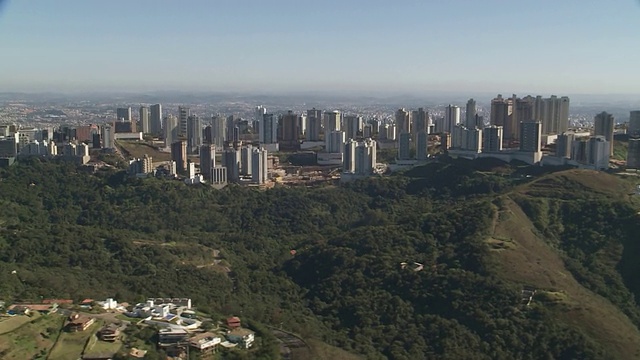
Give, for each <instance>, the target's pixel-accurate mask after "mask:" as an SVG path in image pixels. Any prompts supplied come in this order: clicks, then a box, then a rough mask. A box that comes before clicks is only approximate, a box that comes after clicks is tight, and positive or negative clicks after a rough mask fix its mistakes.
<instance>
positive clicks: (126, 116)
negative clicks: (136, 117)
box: [116, 107, 132, 122]
mask: <svg viewBox="0 0 640 360" xmlns="http://www.w3.org/2000/svg"><path fill="white" fill-rule="evenodd" d="M116 118H117V120H118V121H125V122H131V120H132V118H131V107H128V108H117V109H116Z"/></svg>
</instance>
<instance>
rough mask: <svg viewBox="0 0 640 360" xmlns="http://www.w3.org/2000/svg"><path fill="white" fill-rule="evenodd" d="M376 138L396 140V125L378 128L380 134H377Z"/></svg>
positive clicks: (385, 125)
mask: <svg viewBox="0 0 640 360" xmlns="http://www.w3.org/2000/svg"><path fill="white" fill-rule="evenodd" d="M378 138H379V139H380V140H389V141H395V140H396V125H395V124H384V125H381V126H380V133H379V134H378Z"/></svg>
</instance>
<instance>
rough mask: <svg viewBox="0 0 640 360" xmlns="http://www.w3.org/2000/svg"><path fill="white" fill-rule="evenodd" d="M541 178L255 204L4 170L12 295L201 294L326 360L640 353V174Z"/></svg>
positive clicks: (70, 168) (506, 176)
mask: <svg viewBox="0 0 640 360" xmlns="http://www.w3.org/2000/svg"><path fill="white" fill-rule="evenodd" d="M495 169H500V171H499V172H497V173H496V172H494V171H493V170H495ZM541 170H544V171H547V172H548V171H549V170H548V169H529V168H526V167H523V166H521V165H517V166H512V165H509V164H493V163H473V162H472V163H469V162H464V161H453V160H450V161H449V162H446V163H439V164H431V165H428V166H426V167H420V168H415V169H413V170H411V171H409V172H407V173H405V174H402V175H399V176H392V177H386V178H379V179H368V180H364V181H358V182H355V183H350V184H348V185H344V186H340V187H318V188H309V189H307V188H283V187H276V188H274V189H270V190H267V191H253V190H252V189H246V188H242V187H236V186H229V187H227V188H225V189H223V190H214V189H210V188H207V187H201V186H196V187H188V186H186V185H184V184H182V183H181V182H171V181H161V180H156V179H146V180H140V179H129V178H127V177H126V176H124V175H123V174H122V173H118V172H115V170H110V169H106V170H103V171H101V172H99V173H97V174H95V175H90V174H86V173H84V172H82V171H80V170H79V169H77V168H76V167H75V166H74V165H71V164H65V163H55V162H42V161H40V160H35V159H34V160H28V161H23V162H21V163H19V164H16V165H14V166H13V167H11V168H9V169H2V170H0V194H1V196H0V205H2V206H0V300H5V301H8V302H13V301H37V299H40V298H41V297H45V298H71V299H75V300H80V299H84V298H98V299H101V298H106V297H115V298H116V299H118V300H120V301H128V302H138V301H142V300H144V299H146V297H149V296H152V297H157V296H163V297H183V296H188V297H191V298H192V300H193V303H194V304H195V306H197V307H198V309H199V310H200V311H204V312H206V313H209V314H211V315H212V316H213V317H214V318H223V317H224V316H228V315H238V314H241V315H242V317H243V318H245V319H248V320H250V321H251V322H253V323H256V324H267V325H274V326H278V327H282V328H283V329H285V330H289V331H292V332H294V333H297V334H299V335H301V336H302V337H303V338H304V339H306V341H307V343H308V344H309V347H310V351H311V353H312V354H315V357H316V358H320V359H322V358H336V359H337V358H355V357H357V355H360V356H362V357H364V358H369V359H383V358H390V359H415V358H438V359H442V358H445V359H446V358H450V359H460V358H477V359H512V358H519V359H539V358H580V359H611V358H633V357H634V356H636V355H637V354H638V349H637V344H640V335H638V330H637V327H636V326H637V325H638V324H639V319H640V316H639V310H638V307H637V305H636V303H635V301H634V294H635V295H636V296H637V295H638V294H637V292H638V290H639V289H640V283H639V282H638V280H636V279H635V277H634V276H633V275H634V274H636V273H637V270H640V269H637V266H638V265H636V261H634V260H635V257H634V254H637V253H638V246H637V244H636V243H635V242H634V241H633V240H634V239H635V237H634V236H633V234H637V233H638V221H637V215H636V213H637V209H635V208H634V207H633V206H632V202H630V201H629V195H628V194H629V193H630V189H631V187H632V185H633V184H632V183H631V181H633V179H627V180H620V179H618V178H615V177H613V176H611V175H607V174H601V173H594V172H581V171H575V170H569V171H561V172H555V173H551V174H547V175H537V174H542V173H543V172H544V171H541ZM528 174H536V175H529V176H532V177H527V175H528ZM536 176H539V177H536ZM292 250H295V251H292ZM13 271H16V273H13ZM525 286H532V287H535V288H536V289H538V290H539V291H538V293H537V294H536V296H535V298H534V300H533V302H532V303H531V305H529V306H527V305H523V304H522V302H521V290H522V289H523V288H524V287H525ZM335 347H339V348H342V350H338V349H336V348H335ZM272 350H273V349H268V348H265V349H261V350H260V351H258V352H256V353H252V355H253V356H254V357H256V358H258V357H259V358H263V359H268V358H273V357H272V355H271V354H272ZM345 350H346V352H345ZM276 351H277V350H276Z"/></svg>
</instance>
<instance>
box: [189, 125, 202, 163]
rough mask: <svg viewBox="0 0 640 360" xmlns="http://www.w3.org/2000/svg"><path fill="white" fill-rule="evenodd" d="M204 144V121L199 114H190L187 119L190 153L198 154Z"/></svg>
mask: <svg viewBox="0 0 640 360" xmlns="http://www.w3.org/2000/svg"><path fill="white" fill-rule="evenodd" d="M200 145H202V122H201V121H200V117H199V116H198V115H190V116H189V118H188V119H187V146H188V147H189V153H191V154H196V153H197V152H198V148H199V147H200Z"/></svg>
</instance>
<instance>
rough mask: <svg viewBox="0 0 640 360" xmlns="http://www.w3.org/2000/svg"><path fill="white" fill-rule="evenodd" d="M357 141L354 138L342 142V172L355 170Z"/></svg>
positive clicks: (353, 171)
mask: <svg viewBox="0 0 640 360" xmlns="http://www.w3.org/2000/svg"><path fill="white" fill-rule="evenodd" d="M357 146H358V142H357V141H355V140H354V139H349V140H347V142H346V143H345V144H344V158H343V161H342V172H345V173H355V172H356V147H357Z"/></svg>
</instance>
